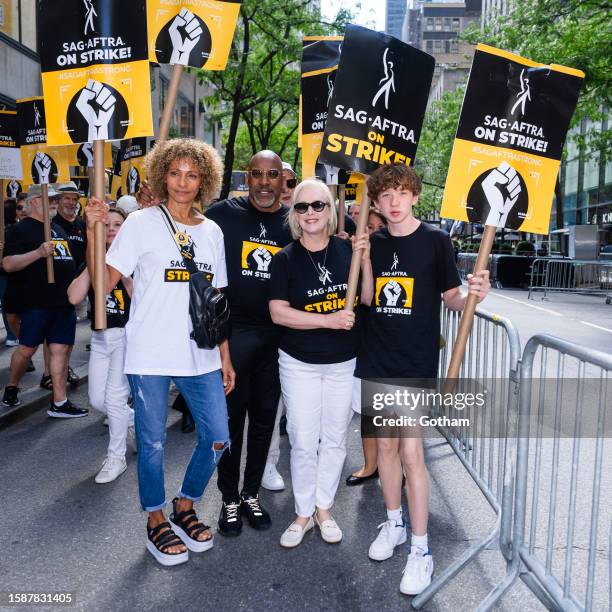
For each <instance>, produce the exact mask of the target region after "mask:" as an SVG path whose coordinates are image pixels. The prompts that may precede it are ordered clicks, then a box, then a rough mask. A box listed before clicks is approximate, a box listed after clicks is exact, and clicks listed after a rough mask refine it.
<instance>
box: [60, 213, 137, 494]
mask: <svg viewBox="0 0 612 612" xmlns="http://www.w3.org/2000/svg"><path fill="white" fill-rule="evenodd" d="M107 218H108V221H107V223H106V248H107V249H108V247H110V245H111V244H112V243H113V240H114V239H115V237H116V236H117V232H119V230H120V229H121V226H122V225H123V222H124V221H125V218H126V214H125V213H124V212H123V211H122V210H119V209H111V210H109V212H108V216H107ZM87 296H89V301H90V303H91V304H94V303H95V300H94V292H93V289H92V287H91V279H90V276H89V271H88V269H87V266H86V265H85V264H82V265H81V271H80V273H79V275H78V276H77V277H76V278H75V279H74V280H73V281H72V283H70V286H69V287H68V299H69V300H70V303H71V304H73V305H76V304H79V303H80V302H82V301H83V300H84V299H85V298H86V297H87ZM131 296H132V279H131V278H121V279H120V280H119V282H118V283H117V285H116V286H115V287H113V290H112V291H111V292H110V293H108V294H107V295H106V324H107V328H106V329H103V330H99V331H96V328H95V325H94V317H93V316H92V319H91V329H92V330H93V331H92V335H91V355H90V357H89V372H88V374H89V376H88V389H89V403H90V405H91V406H92V407H93V408H95V409H96V410H99V411H100V412H103V413H104V414H106V416H107V419H108V433H109V438H110V439H109V442H108V452H107V455H106V458H105V459H104V462H103V463H102V468H101V469H100V471H99V472H98V474H97V475H96V478H95V481H96V482H97V483H98V484H103V483H107V482H112V481H113V480H115V479H116V478H118V477H119V476H120V475H121V474H123V472H125V470H126V469H127V463H126V461H125V452H126V440H127V437H128V433H129V431H130V430H131V436H132V438H133V436H134V411H133V410H132V409H131V408H130V407H129V406H128V403H127V402H128V398H129V395H130V386H129V384H128V381H127V378H126V376H125V374H124V373H123V367H124V364H125V325H126V323H127V320H128V316H129V311H130V299H131Z"/></svg>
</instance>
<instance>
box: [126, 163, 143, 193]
mask: <svg viewBox="0 0 612 612" xmlns="http://www.w3.org/2000/svg"><path fill="white" fill-rule="evenodd" d="M127 182H128V191H129V193H130V195H131V194H134V193H136V192H137V191H138V188H139V187H140V175H139V174H138V170H136V168H130V171H129V172H128V175H127Z"/></svg>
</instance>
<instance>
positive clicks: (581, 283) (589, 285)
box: [528, 258, 612, 304]
mask: <svg viewBox="0 0 612 612" xmlns="http://www.w3.org/2000/svg"><path fill="white" fill-rule="evenodd" d="M536 291H542V292H543V293H544V295H543V299H545V298H546V294H547V293H578V294H582V295H605V296H606V303H607V304H610V303H611V302H612V261H598V260H594V261H582V260H575V259H538V258H536V259H534V261H533V265H532V267H531V276H530V280H529V295H528V298H529V299H531V294H532V293H534V292H536Z"/></svg>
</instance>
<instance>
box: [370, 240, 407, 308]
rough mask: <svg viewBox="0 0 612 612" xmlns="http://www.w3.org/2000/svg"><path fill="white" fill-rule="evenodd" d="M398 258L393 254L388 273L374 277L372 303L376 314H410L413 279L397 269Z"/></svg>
mask: <svg viewBox="0 0 612 612" xmlns="http://www.w3.org/2000/svg"><path fill="white" fill-rule="evenodd" d="M398 264H399V257H398V256H397V252H394V253H393V261H392V262H391V266H390V268H389V271H388V272H381V275H380V276H377V277H376V286H375V293H374V303H375V305H376V312H377V313H380V314H386V315H410V314H412V294H413V291H414V278H412V277H409V276H408V275H407V274H406V273H405V272H401V271H399V270H398V269H397V266H398Z"/></svg>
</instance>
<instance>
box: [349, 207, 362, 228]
mask: <svg viewBox="0 0 612 612" xmlns="http://www.w3.org/2000/svg"><path fill="white" fill-rule="evenodd" d="M360 209H361V204H359V202H353V203H352V204H351V206H350V208H349V213H348V214H349V216H350V217H351V219H352V220H353V223H354V224H355V226H357V225H358V224H359V211H360Z"/></svg>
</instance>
